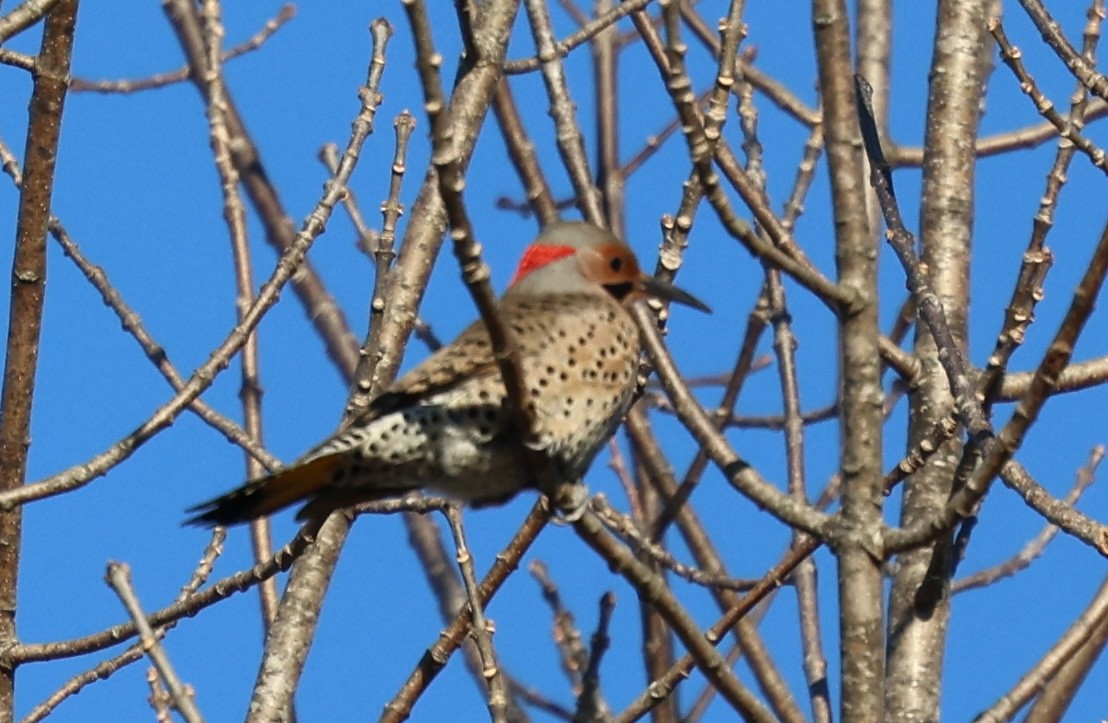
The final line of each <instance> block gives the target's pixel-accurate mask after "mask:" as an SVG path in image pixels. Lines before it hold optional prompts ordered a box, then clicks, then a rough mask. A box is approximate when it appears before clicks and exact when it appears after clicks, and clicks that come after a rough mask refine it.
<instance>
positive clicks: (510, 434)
mask: <svg viewBox="0 0 1108 723" xmlns="http://www.w3.org/2000/svg"><path fill="white" fill-rule="evenodd" d="M646 297H653V298H656V299H661V300H666V301H674V302H678V303H681V304H685V305H687V306H690V307H693V308H696V309H699V310H701V311H705V312H708V311H709V309H708V307H707V306H706V305H705V304H704V303H703V302H701V301H700V300H698V299H697V298H696V297H694V296H692V295H691V294H689V293H688V292H686V291H683V290H681V289H679V288H678V287H676V286H674V285H672V284H670V283H668V282H666V281H663V280H660V279H656V278H654V277H652V276H649V275H647V274H644V273H643V271H642V270H641V268H640V266H639V262H638V260H637V259H636V257H635V254H634V252H633V251H632V250H631V248H630V247H629V246H628V245H627V244H626V243H625V242H624V241H622V240H621V239H619V238H617V237H616V236H615V235H613V234H612V233H610V232H609V231H607V230H604V229H602V228H600V227H599V226H596V225H593V224H591V223H587V222H581V221H558V222H554V223H551V224H548V225H547V226H546V227H545V228H544V229H543V230H542V231H541V232H540V234H539V236H538V237H537V238H536V239H535V240H534V242H533V243H532V244H531V245H530V246H528V247H527V249H526V250H525V251H524V253H523V255H522V257H521V259H520V262H519V265H518V267H517V270H516V272H515V275H514V277H513V278H512V281H511V283H510V284H509V286H508V288H507V290H506V291H505V292H504V294H503V296H501V298H500V299H499V300H498V302H497V314H498V316H499V318H500V319H501V320H502V322H503V324H504V325H505V327H506V328H507V329H509V330H510V332H511V334H512V336H513V338H514V341H515V344H516V346H517V349H518V354H519V367H518V368H519V374H520V376H521V378H522V386H523V389H524V399H523V400H522V402H521V403H522V404H523V405H524V406H525V407H526V408H527V413H528V415H529V416H530V418H531V419H532V420H533V421H532V424H533V429H532V430H531V432H532V440H529V441H530V442H531V444H532V446H537V448H538V449H540V450H541V451H542V452H543V453H544V454H545V455H546V458H547V459H548V460H549V462H550V463H551V464H552V465H553V470H554V471H555V472H556V473H557V474H558V475H559V476H560V478H561V479H565V480H576V479H578V478H579V477H580V476H581V475H583V474H584V472H585V471H586V470H587V468H588V467H589V465H590V463H591V462H592V460H593V458H594V457H595V456H596V454H597V452H598V451H599V450H600V448H601V447H602V446H603V445H604V444H605V442H607V440H608V439H609V438H610V437H611V436H612V435H613V434H614V433H615V430H616V428H617V427H618V426H619V424H620V423H621V422H622V420H623V417H624V415H625V414H626V413H627V410H628V408H629V407H630V405H631V403H632V401H633V397H634V394H635V389H636V383H637V371H638V364H639V356H640V351H641V343H640V340H639V330H638V326H637V325H636V323H635V321H634V319H633V318H632V316H631V314H630V312H629V311H628V307H629V305H630V304H633V303H635V302H636V301H638V300H640V299H643V298H646ZM509 405H510V401H509V398H508V394H507V392H506V388H505V385H504V382H503V380H502V379H501V376H500V372H499V367H498V366H497V363H496V360H495V358H494V355H493V348H492V344H491V342H490V338H489V334H488V331H487V329H486V327H485V325H484V323H483V322H482V321H481V320H480V319H478V320H477V321H476V322H474V323H473V324H472V325H470V326H469V327H468V328H466V329H465V330H464V331H463V332H462V333H461V334H460V335H459V336H458V338H457V339H456V340H455V341H453V342H452V343H450V344H448V345H446V346H444V347H442V348H440V349H438V350H437V351H435V352H434V353H432V354H431V355H430V356H429V357H427V358H426V359H425V360H424V361H423V362H421V363H420V364H418V365H417V366H415V367H414V368H413V369H412V370H411V371H409V372H408V373H407V374H405V375H403V376H402V377H401V378H399V379H398V380H397V381H396V382H394V383H393V384H392V385H391V386H390V387H388V388H387V389H386V390H384V391H383V392H382V393H381V394H379V395H378V396H377V397H376V398H374V399H373V400H372V401H371V402H370V404H369V406H368V408H367V409H366V410H365V411H364V412H363V413H362V414H361V415H359V417H358V418H356V419H354V420H352V422H351V423H350V424H348V425H346V426H345V427H343V428H341V429H340V430H339V431H337V432H336V433H335V434H334V435H332V436H331V437H329V438H328V439H326V440H324V441H323V442H322V443H320V444H319V445H317V446H316V447H314V448H313V449H311V450H310V451H309V452H307V453H306V454H305V455H303V456H302V457H301V458H300V459H298V460H297V461H295V462H294V463H292V464H291V465H289V466H288V467H285V468H284V469H281V470H279V471H277V472H275V473H273V474H270V475H268V476H266V477H262V478H260V479H257V480H254V481H250V482H247V483H246V484H244V485H242V486H241V487H238V488H237V489H234V490H232V491H230V492H228V493H226V494H224V495H221V496H219V497H215V498H214V499H211V500H208V501H206V502H203V503H201V504H199V505H196V506H195V507H192V508H189V509H188V510H187V513H189V514H191V515H192V516H191V517H189V518H188V519H187V520H186V521H185V522H186V524H191V525H197V526H203V527H211V526H216V525H220V526H229V525H235V524H239V523H244V522H248V521H251V520H253V519H256V518H258V517H261V516H264V515H268V514H270V513H273V512H276V511H278V510H281V509H283V508H285V507H289V506H291V505H293V504H296V503H301V504H302V506H301V507H300V509H299V511H298V513H297V515H296V518H297V520H298V521H308V520H316V519H321V518H323V517H325V516H326V515H328V514H329V513H331V512H332V511H334V510H336V509H338V508H341V507H346V506H349V505H352V504H356V503H360V502H366V501H371V500H377V499H384V498H390V497H399V496H402V495H404V494H406V493H408V492H410V491H412V490H415V489H421V488H422V489H427V490H430V491H433V492H436V493H441V494H443V495H445V496H446V497H449V498H453V499H454V500H458V501H460V502H463V503H465V504H468V505H470V506H472V507H485V506H489V505H496V504H502V503H504V502H506V501H508V500H509V499H511V498H512V497H514V496H515V495H516V494H517V493H518V492H520V491H521V490H523V489H527V488H533V487H536V486H537V481H536V480H534V479H533V478H532V477H533V474H532V472H531V471H530V468H529V467H528V466H527V464H526V462H525V460H524V459H523V458H522V457H521V455H520V454H519V445H520V443H521V440H520V439H519V435H518V433H517V432H516V428H515V427H513V425H512V419H511V409H510V408H509ZM536 443H537V444H536Z"/></svg>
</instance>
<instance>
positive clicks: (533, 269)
mask: <svg viewBox="0 0 1108 723" xmlns="http://www.w3.org/2000/svg"><path fill="white" fill-rule="evenodd" d="M580 292H585V293H606V294H609V295H611V296H612V297H614V298H615V299H617V300H618V301H620V302H624V303H630V302H632V301H634V300H635V299H637V298H642V297H644V296H648V297H654V298H657V299H664V300H666V301H675V302H677V303H680V304H685V305H686V306H691V307H693V308H694V309H700V310H701V311H705V312H707V311H710V309H709V308H708V306H707V305H706V304H704V302H702V301H700V300H699V299H697V298H696V297H695V296H693V295H692V294H690V293H688V292H686V291H683V290H681V289H679V288H677V287H676V286H674V285H673V284H671V283H669V282H668V281H662V280H660V279H656V278H654V277H653V276H649V275H647V274H644V273H643V272H642V269H640V268H639V261H638V259H636V258H635V254H634V252H633V251H632V250H631V248H630V247H629V246H628V245H627V244H625V243H624V242H623V241H621V240H620V239H618V238H616V236H614V235H613V234H611V233H610V232H608V231H605V230H604V229H602V228H600V227H598V226H594V225H592V224H591V223H583V222H580V221H561V222H558V223H552V224H550V225H549V226H547V227H546V228H544V229H543V231H542V233H541V234H539V237H538V238H537V239H535V241H534V242H533V243H532V244H531V245H530V246H528V247H527V250H526V251H524V253H523V257H522V258H521V259H520V262H519V266H518V267H517V268H516V273H515V276H514V277H513V278H512V283H511V285H510V286H509V288H508V293H511V294H530V295H538V294H559V293H580Z"/></svg>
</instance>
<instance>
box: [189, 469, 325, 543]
mask: <svg viewBox="0 0 1108 723" xmlns="http://www.w3.org/2000/svg"><path fill="white" fill-rule="evenodd" d="M340 458H341V455H338V454H328V455H323V456H322V457H316V458H315V459H310V460H308V461H307V462H302V463H300V464H295V465H292V466H291V467H288V468H286V469H283V470H281V471H280V472H276V473H274V474H271V475H269V476H268V477H262V478H261V479H257V480H254V481H252V482H247V483H246V484H244V485H243V486H242V487H239V488H238V489H234V490H231V491H230V492H228V493H227V494H225V495H220V496H219V497H216V498H214V499H210V500H208V501H207V502H202V503H200V504H198V505H196V506H195V507H190V508H189V509H188V510H186V512H189V513H192V514H193V516H192V517H190V518H188V519H187V520H185V524H186V525H196V526H198V527H214V526H215V525H223V526H227V525H237V524H240V523H242V522H249V521H250V520H253V519H256V518H258V517H261V516H263V515H268V514H270V513H272V512H276V511H277V510H280V509H283V508H285V507H288V506H289V505H291V504H293V503H295V502H299V501H301V500H304V499H307V498H309V497H312V496H314V495H316V494H318V493H319V492H320V491H321V490H323V489H324V488H325V487H326V486H327V484H328V483H329V482H330V481H331V478H332V475H333V473H334V472H335V470H336V469H337V468H338V465H339V464H340Z"/></svg>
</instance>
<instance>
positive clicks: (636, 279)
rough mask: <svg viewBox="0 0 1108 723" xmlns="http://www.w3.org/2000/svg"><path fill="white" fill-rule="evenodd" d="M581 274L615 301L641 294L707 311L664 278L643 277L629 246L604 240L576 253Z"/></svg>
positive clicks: (702, 303)
mask: <svg viewBox="0 0 1108 723" xmlns="http://www.w3.org/2000/svg"><path fill="white" fill-rule="evenodd" d="M577 256H578V263H579V264H580V268H581V274H582V275H583V276H584V277H585V278H586V279H588V280H590V281H593V282H595V283H597V284H600V285H601V286H603V287H604V289H605V290H607V292H608V293H610V294H611V295H612V296H614V297H615V298H616V299H618V300H619V301H623V302H625V303H630V302H632V301H634V300H635V299H637V298H641V297H643V296H652V297H655V298H658V299H664V300H666V301H676V302H677V303H680V304H685V305H687V306H691V307H693V308H694V309H699V310H701V311H705V312H710V311H711V310H710V309H709V308H708V306H707V305H706V304H704V302H702V301H700V300H699V299H697V298H696V297H695V296H693V295H692V294H689V293H688V292H686V291H682V290H681V289H679V288H677V287H676V286H674V285H673V284H670V283H669V282H667V281H661V280H660V279H655V278H654V277H653V276H647V275H646V274H644V273H643V272H642V270H641V269H640V268H639V261H638V259H636V258H635V254H634V253H632V252H631V249H630V248H628V247H627V246H624V245H623V244H618V243H607V244H601V245H599V246H596V247H593V248H586V249H581V250H579V251H578V252H577Z"/></svg>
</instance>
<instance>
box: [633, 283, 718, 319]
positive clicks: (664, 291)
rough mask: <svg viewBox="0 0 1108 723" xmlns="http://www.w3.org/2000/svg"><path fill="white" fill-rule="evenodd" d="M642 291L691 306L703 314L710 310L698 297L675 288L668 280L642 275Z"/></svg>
mask: <svg viewBox="0 0 1108 723" xmlns="http://www.w3.org/2000/svg"><path fill="white" fill-rule="evenodd" d="M642 288H643V291H645V292H646V293H647V295H649V296H653V297H655V298H658V299H665V300H666V301H676V302H677V303H679V304H684V305H685V306H691V307H692V308H694V309H699V310H700V311H703V312H704V313H705V314H711V313H712V310H711V309H710V308H708V305H707V304H705V303H704V302H703V301H701V300H700V299H698V298H696V297H695V296H693V295H692V294H690V293H689V292H687V291H683V290H682V289H679V288H677V287H676V286H674V285H673V284H671V283H669V282H668V281H662V280H661V279H656V278H654V277H653V276H644V277H643V279H642Z"/></svg>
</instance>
